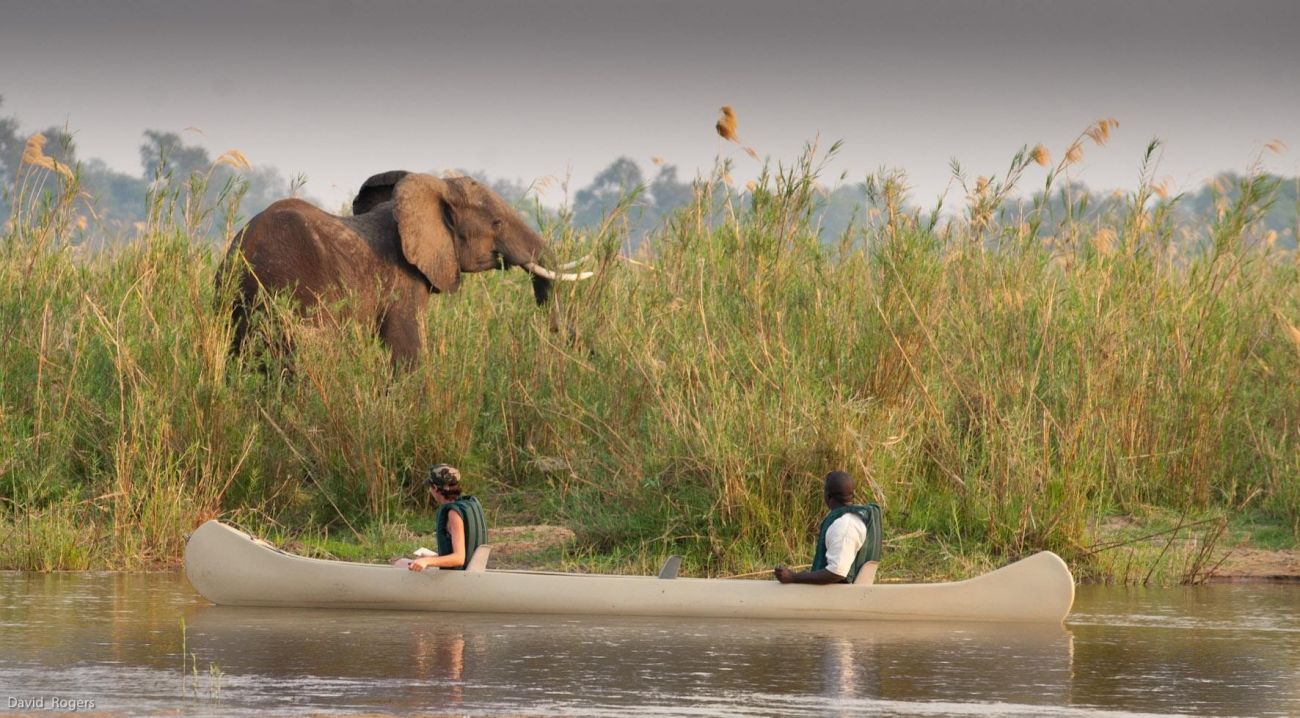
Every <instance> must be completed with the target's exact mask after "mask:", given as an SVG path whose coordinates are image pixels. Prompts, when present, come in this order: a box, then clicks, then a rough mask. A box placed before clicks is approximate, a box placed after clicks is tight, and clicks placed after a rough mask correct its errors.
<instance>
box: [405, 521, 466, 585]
mask: <svg viewBox="0 0 1300 718" xmlns="http://www.w3.org/2000/svg"><path fill="white" fill-rule="evenodd" d="M447 533H449V534H451V553H449V554H447V555H446V556H425V557H424V558H417V559H416V560H414V561H412V562H411V565H410V566H409V568H410V569H411V570H412V571H423V570H424V569H426V568H429V567H432V566H437V567H438V568H450V567H453V566H455V567H459V566H464V565H465V519H462V518H461V517H460V513H459V512H457V511H448V512H447Z"/></svg>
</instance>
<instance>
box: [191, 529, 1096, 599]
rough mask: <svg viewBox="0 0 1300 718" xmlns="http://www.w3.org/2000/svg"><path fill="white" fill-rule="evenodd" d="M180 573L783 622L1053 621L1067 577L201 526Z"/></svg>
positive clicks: (378, 593) (252, 587)
mask: <svg viewBox="0 0 1300 718" xmlns="http://www.w3.org/2000/svg"><path fill="white" fill-rule="evenodd" d="M185 572H186V575H187V576H188V577H189V580H190V583H191V584H193V586H194V588H195V589H196V590H197V591H198V592H199V593H200V594H202V595H203V597H204V598H206V599H208V600H209V601H212V602H213V603H216V604H220V605H231V606H291V607H308V608H367V609H395V610H408V611H454V612H469V613H541V614H584V615H619V616H683V617H702V618H769V619H789V620H806V619H818V620H836V621H845V620H853V621H859V620H926V621H930V620H960V621H972V620H974V621H1008V622H1032V623H1060V622H1062V621H1063V620H1064V619H1065V616H1066V614H1067V613H1069V610H1070V606H1071V605H1072V604H1073V602H1074V579H1073V577H1072V576H1071V575H1070V571H1069V568H1068V567H1067V566H1066V565H1065V562H1064V561H1062V560H1061V559H1060V558H1059V557H1058V556H1056V554H1053V553H1051V552H1047V551H1044V552H1042V553H1038V554H1035V555H1033V556H1030V557H1028V558H1026V559H1023V560H1021V561H1018V562H1016V563H1014V564H1011V565H1010V566H1006V567H1004V568H1001V569H998V570H997V571H993V572H991V573H988V574H985V575H983V576H977V577H975V578H971V579H967V580H965V581H956V582H951V583H933V584H876V585H871V586H851V585H833V586H807V585H781V584H779V583H777V582H776V581H743V580H725V579H696V578H676V579H659V578H656V577H642V576H611V575H597V574H568V573H565V574H561V573H544V572H529V571H491V570H489V571H484V572H481V573H474V572H467V571H423V572H418V573H417V572H413V571H403V570H399V569H395V568H392V567H390V566H384V565H375V564H361V563H348V562H341V561H324V560H320V559H312V558H306V557H302V556H294V555H292V554H288V553H284V552H282V551H279V550H276V549H274V548H271V547H270V546H267V545H265V544H262V543H259V542H256V541H254V540H253V539H252V538H251V537H249V536H248V535H247V534H245V533H243V532H242V531H238V530H236V529H233V528H231V527H229V526H226V525H225V524H222V523H220V522H217V521H209V522H207V523H205V524H203V525H202V526H200V527H199V528H198V530H196V531H195V532H194V534H193V535H192V536H191V537H190V540H189V543H188V545H187V546H186V549H185Z"/></svg>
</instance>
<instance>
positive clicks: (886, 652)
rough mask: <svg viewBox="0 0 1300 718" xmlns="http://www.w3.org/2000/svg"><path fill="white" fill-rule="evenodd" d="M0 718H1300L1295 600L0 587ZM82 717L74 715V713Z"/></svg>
mask: <svg viewBox="0 0 1300 718" xmlns="http://www.w3.org/2000/svg"><path fill="white" fill-rule="evenodd" d="M0 701H4V702H3V703H0V716H5V715H8V714H14V713H33V714H39V715H48V714H49V713H50V712H51V709H54V710H55V711H56V712H57V711H65V712H71V711H72V710H73V709H79V710H80V711H91V712H94V713H97V714H105V715H124V716H125V715H153V714H167V715H215V714H220V715H235V716H258V717H259V718H267V717H268V716H305V715H311V716H315V715H341V714H349V713H363V712H364V713H384V714H396V715H411V714H451V715H517V714H526V715H591V716H636V717H638V718H642V717H644V716H667V715H687V716H705V715H737V716H822V715H863V714H870V715H924V716H946V715H957V716H967V715H980V716H984V715H1025V716H1041V715H1055V716H1074V715H1094V714H1105V715H1124V716H1132V715H1147V714H1162V715H1164V714H1193V715H1216V716H1219V715H1250V716H1259V715H1293V716H1294V715H1300V586H1295V585H1263V584H1257V585H1215V586H1207V587H1201V588H1180V589H1161V590H1154V589H1131V588H1130V589H1125V588H1111V587H1100V586H1082V587H1080V588H1079V591H1078V598H1077V601H1076V603H1075V607H1074V611H1073V612H1072V613H1071V614H1070V617H1069V619H1068V621H1067V624H1066V626H1064V627H1042V626H1040V627H1028V626H1015V625H998V624H988V625H981V624H939V623H934V624H920V623H861V624H857V625H827V624H823V623H805V622H800V623H790V622H773V621H746V622H726V621H716V620H697V619H693V620H672V619H613V618H607V617H600V618H584V617H545V616H512V615H507V616H491V615H466V614H416V613H399V612H383V611H330V610H300V609H292V610H290V609H266V608H223V607H218V606H212V605H210V604H208V603H207V602H206V601H204V600H203V599H202V598H201V597H199V596H198V595H197V594H195V593H194V591H193V590H192V589H191V588H190V586H189V584H188V583H187V582H186V580H185V579H184V578H183V577H182V576H180V575H175V574H86V573H80V574H51V575H42V574H25V573H17V572H0ZM77 701H81V703H79V704H78V703H77Z"/></svg>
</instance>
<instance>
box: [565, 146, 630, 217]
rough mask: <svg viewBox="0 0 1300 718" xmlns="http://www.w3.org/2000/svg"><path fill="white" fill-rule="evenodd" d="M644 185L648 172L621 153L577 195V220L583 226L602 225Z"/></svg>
mask: <svg viewBox="0 0 1300 718" xmlns="http://www.w3.org/2000/svg"><path fill="white" fill-rule="evenodd" d="M644 185H645V175H644V174H642V172H641V168H640V167H639V166H637V163H636V162H635V161H633V160H632V159H631V158H629V157H619V158H618V159H616V160H614V161H613V162H611V163H610V165H609V166H608V167H606V168H605V169H603V170H601V171H600V173H599V174H597V175H596V178H595V179H593V180H592V181H591V184H589V185H587V186H586V187H584V188H582V189H580V190H578V191H577V193H575V194H574V195H573V223H574V224H575V225H577V226H580V227H594V226H597V225H599V224H600V223H601V221H602V220H603V219H604V218H605V215H606V214H608V213H609V211H610V210H612V209H614V208H615V207H616V206H618V203H619V202H620V201H621V200H622V199H623V198H624V197H626V196H627V194H628V193H629V192H633V191H635V190H637V189H638V188H641V187H644Z"/></svg>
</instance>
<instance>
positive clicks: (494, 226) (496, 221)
mask: <svg viewBox="0 0 1300 718" xmlns="http://www.w3.org/2000/svg"><path fill="white" fill-rule="evenodd" d="M492 229H494V230H496V229H501V220H499V219H494V220H492Z"/></svg>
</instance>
